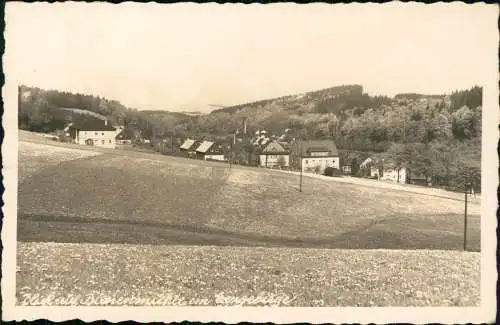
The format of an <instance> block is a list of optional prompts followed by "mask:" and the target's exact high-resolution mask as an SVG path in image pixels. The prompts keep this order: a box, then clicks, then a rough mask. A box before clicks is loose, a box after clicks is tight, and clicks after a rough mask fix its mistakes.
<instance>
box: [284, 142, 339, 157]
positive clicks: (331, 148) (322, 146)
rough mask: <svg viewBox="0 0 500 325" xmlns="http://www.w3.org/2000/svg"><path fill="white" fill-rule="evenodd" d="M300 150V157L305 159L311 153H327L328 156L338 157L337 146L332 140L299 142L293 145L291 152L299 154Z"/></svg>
mask: <svg viewBox="0 0 500 325" xmlns="http://www.w3.org/2000/svg"><path fill="white" fill-rule="evenodd" d="M300 148H302V156H303V157H307V156H309V155H310V153H311V152H325V151H328V152H329V155H330V156H338V155H339V153H338V150H337V146H336V145H335V142H334V141H333V140H310V141H302V143H300V141H298V142H296V143H294V144H293V148H292V151H293V152H294V153H299V154H300Z"/></svg>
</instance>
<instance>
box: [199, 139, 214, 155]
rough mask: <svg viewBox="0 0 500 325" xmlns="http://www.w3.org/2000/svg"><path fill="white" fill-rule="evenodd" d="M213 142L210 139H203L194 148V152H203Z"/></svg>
mask: <svg viewBox="0 0 500 325" xmlns="http://www.w3.org/2000/svg"><path fill="white" fill-rule="evenodd" d="M213 144H214V143H213V142H212V141H203V142H202V143H201V144H200V146H199V147H198V148H197V149H196V152H201V153H205V152H207V151H208V149H210V147H212V146H213Z"/></svg>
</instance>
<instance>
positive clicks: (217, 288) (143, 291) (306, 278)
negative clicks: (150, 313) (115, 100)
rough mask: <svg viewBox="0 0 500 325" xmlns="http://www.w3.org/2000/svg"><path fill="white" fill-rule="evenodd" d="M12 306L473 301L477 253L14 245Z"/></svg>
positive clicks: (476, 285) (432, 303)
mask: <svg viewBox="0 0 500 325" xmlns="http://www.w3.org/2000/svg"><path fill="white" fill-rule="evenodd" d="M18 260H20V262H19V263H18V282H17V299H18V302H17V303H18V304H20V305H94V306H96V305H136V306H137V305H139V306H140V305H143V306H144V305H146V306H154V305H225V306H231V305H247V306H248V305H253V306H262V305H278V306H362V307H364V306H366V307H370V306H476V305H479V302H480V297H479V291H480V290H479V279H480V270H479V269H480V267H479V262H480V254H479V253H471V252H467V253H463V252H453V251H446V252H445V251H399V250H336V249H334V250H325V249H302V248H301V249H297V248H263V247H211V246H203V247H201V246H148V245H141V246H131V245H103V244H56V243H19V244H18Z"/></svg>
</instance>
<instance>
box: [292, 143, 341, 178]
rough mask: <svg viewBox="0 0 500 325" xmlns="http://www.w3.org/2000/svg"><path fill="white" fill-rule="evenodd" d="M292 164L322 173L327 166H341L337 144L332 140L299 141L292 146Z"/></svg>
mask: <svg viewBox="0 0 500 325" xmlns="http://www.w3.org/2000/svg"><path fill="white" fill-rule="evenodd" d="M292 160H293V161H292V164H293V166H294V167H295V168H300V167H301V168H302V171H303V172H312V173H320V174H322V173H323V172H324V171H325V169H326V168H327V167H333V168H336V169H339V168H340V157H339V153H338V151H337V146H336V145H335V142H333V141H332V140H313V141H297V142H295V143H294V145H293V147H292Z"/></svg>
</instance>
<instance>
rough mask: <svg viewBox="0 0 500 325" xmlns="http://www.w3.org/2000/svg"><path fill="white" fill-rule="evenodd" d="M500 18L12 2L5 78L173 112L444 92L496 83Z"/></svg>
mask: <svg viewBox="0 0 500 325" xmlns="http://www.w3.org/2000/svg"><path fill="white" fill-rule="evenodd" d="M497 15H498V9H497V7H496V6H491V5H485V4H475V5H466V4H463V3H454V4H434V5H425V4H402V3H389V4H384V5H377V4H348V5H342V4H340V5H328V4H311V5H294V4H274V5H260V4H255V5H241V4H225V5H218V4H205V5H199V4H188V3H182V4H170V5H161V4H152V3H150V4H137V3H124V4H120V5H113V4H106V3H74V2H64V3H55V4H49V3H35V4H32V3H31V4H30V3H11V2H10V3H7V5H6V18H5V19H6V31H5V39H6V59H5V62H6V63H5V68H4V69H5V71H6V73H7V75H8V76H9V78H11V80H12V79H15V80H17V82H18V83H20V84H25V85H29V86H36V87H40V88H43V89H58V90H65V91H73V92H80V93H86V94H94V95H99V96H104V97H106V98H109V99H116V100H119V101H120V102H122V103H123V104H124V105H126V106H128V107H133V108H137V109H158V110H170V111H196V110H205V109H206V108H207V107H209V105H212V104H214V105H224V106H227V105H234V104H241V103H246V102H250V101H254V100H259V99H266V98H272V97H279V96H283V95H288V94H295V93H302V92H306V91H312V90H319V89H323V88H328V87H333V86H338V85H342V84H360V85H362V86H363V87H364V91H365V92H368V93H370V94H373V95H376V94H382V95H388V96H393V95H395V94H397V93H401V92H417V93H427V94H437V93H449V92H451V91H452V90H455V89H466V88H470V87H472V86H474V85H482V83H483V82H484V80H485V76H486V75H488V71H489V72H490V75H491V67H492V66H491V64H489V62H491V60H486V59H485V58H488V59H489V58H490V56H494V55H496V53H494V52H492V49H496V47H497V36H498V30H497ZM492 42H493V43H492ZM492 45H493V46H492ZM493 67H494V68H495V69H496V67H495V66H493Z"/></svg>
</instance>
